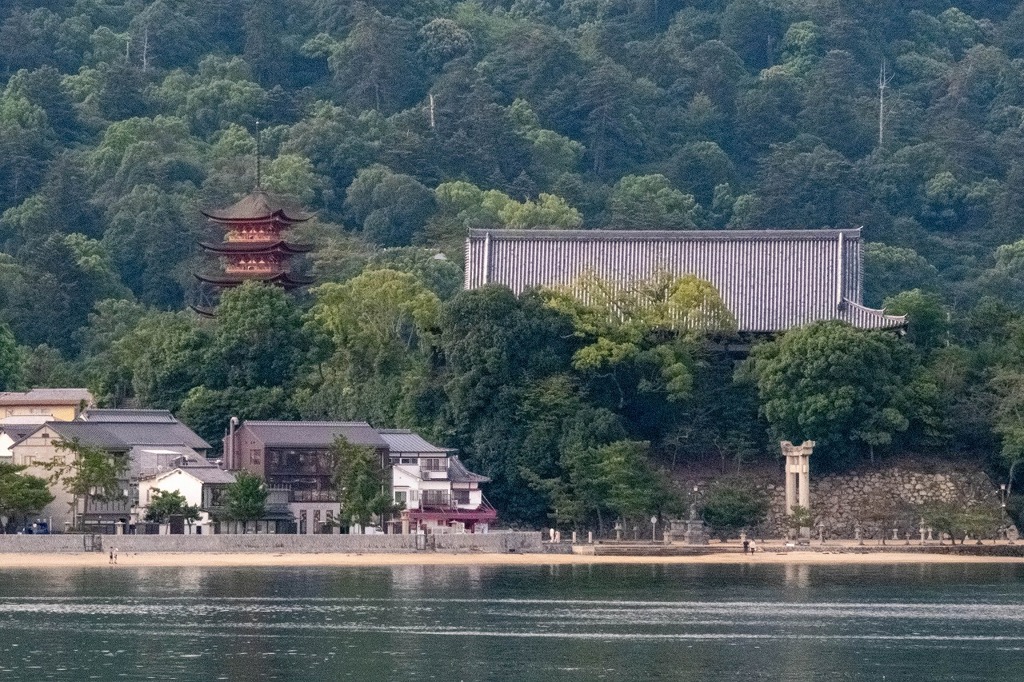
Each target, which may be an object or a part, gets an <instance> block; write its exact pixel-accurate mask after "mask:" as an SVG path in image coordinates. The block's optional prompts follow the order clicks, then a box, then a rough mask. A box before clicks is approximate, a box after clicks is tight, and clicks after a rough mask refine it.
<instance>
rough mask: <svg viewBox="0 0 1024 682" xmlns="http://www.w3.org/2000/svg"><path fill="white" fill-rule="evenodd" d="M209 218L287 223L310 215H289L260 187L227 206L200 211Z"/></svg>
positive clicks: (235, 221) (229, 220) (244, 221)
mask: <svg viewBox="0 0 1024 682" xmlns="http://www.w3.org/2000/svg"><path fill="white" fill-rule="evenodd" d="M201 213H202V214H203V215H204V216H206V217H207V218H209V219H210V220H214V221H217V222H221V223H252V222H262V221H268V220H277V221H279V222H281V223H285V224H288V225H291V224H294V223H302V222H305V221H307V220H309V219H310V218H311V217H312V216H309V215H306V214H304V213H296V214H295V215H289V214H288V212H287V211H286V210H285V208H284V206H282V205H281V203H280V202H278V201H276V200H275V199H273V198H272V197H271V196H270V195H269V194H267V193H266V192H265V191H263V190H262V189H260V188H256V189H254V190H253V191H252V192H250V193H249V194H247V195H246V196H244V197H242V198H241V199H239V200H238V201H236V202H235V203H234V204H232V205H231V206H228V207H227V208H224V209H220V210H214V211H201Z"/></svg>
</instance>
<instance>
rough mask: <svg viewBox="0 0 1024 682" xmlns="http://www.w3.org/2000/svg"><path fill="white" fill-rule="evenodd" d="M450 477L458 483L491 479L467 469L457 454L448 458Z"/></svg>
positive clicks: (482, 481) (481, 481)
mask: <svg viewBox="0 0 1024 682" xmlns="http://www.w3.org/2000/svg"><path fill="white" fill-rule="evenodd" d="M448 478H449V479H451V480H452V481H454V482H456V483H487V482H489V481H490V480H491V479H489V478H488V477H486V476H481V475H480V474H474V473H473V472H472V471H470V470H469V469H467V468H466V465H465V464H463V463H462V461H461V460H459V458H458V456H457V455H453V456H452V457H450V458H449V459H448Z"/></svg>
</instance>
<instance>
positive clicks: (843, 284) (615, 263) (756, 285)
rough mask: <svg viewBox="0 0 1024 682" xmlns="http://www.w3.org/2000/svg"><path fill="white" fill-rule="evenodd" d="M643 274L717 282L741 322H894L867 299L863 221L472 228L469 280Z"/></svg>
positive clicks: (769, 325)
mask: <svg viewBox="0 0 1024 682" xmlns="http://www.w3.org/2000/svg"><path fill="white" fill-rule="evenodd" d="M588 272H591V273H594V274H596V275H597V276H598V277H601V278H602V279H606V280H609V281H612V282H623V283H625V282H634V281H638V280H643V279H647V278H650V277H651V276H653V275H655V274H657V273H658V272H668V273H670V274H672V275H677V276H678V275H685V274H692V275H696V276H697V277H700V278H701V279H704V280H707V281H709V282H711V284H713V285H714V286H715V288H716V289H717V290H718V293H719V295H720V296H721V298H722V301H723V303H725V305H726V307H727V308H728V309H729V310H730V312H732V314H733V316H734V317H735V318H736V322H737V325H738V328H739V331H747V332H776V331H785V330H787V329H792V328H794V327H799V326H803V325H807V324H810V323H812V322H818V321H822V320H844V321H846V322H849V323H850V324H853V325H855V326H857V327H864V328H895V327H899V326H902V325H903V324H904V322H905V319H904V318H903V317H901V316H893V315H885V314H884V313H883V311H877V310H871V309H869V308H865V307H864V306H863V305H861V303H862V297H861V279H862V276H863V266H862V243H861V236H860V230H859V229H854V230H740V231H678V232H669V231H635V232H634V231H615V230H470V232H469V237H468V239H467V240H466V276H465V286H466V288H467V289H474V288H477V287H480V286H483V285H485V284H489V283H497V284H503V285H505V286H508V287H509V288H510V289H512V291H514V292H515V293H516V294H519V293H522V292H523V291H524V290H525V289H528V288H530V287H539V286H569V285H571V284H573V283H574V282H575V281H577V280H578V279H579V277H580V276H581V275H583V274H584V273H588Z"/></svg>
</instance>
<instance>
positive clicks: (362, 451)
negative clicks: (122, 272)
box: [331, 438, 395, 526]
mask: <svg viewBox="0 0 1024 682" xmlns="http://www.w3.org/2000/svg"><path fill="white" fill-rule="evenodd" d="M331 457H332V459H333V461H334V485H335V487H336V488H337V489H338V497H339V499H340V501H341V517H340V519H339V520H340V521H342V522H343V523H346V524H348V525H353V524H357V525H360V526H365V525H367V524H368V523H370V522H371V521H372V520H373V519H375V518H376V519H380V518H383V517H385V516H386V515H388V514H390V513H391V512H393V511H394V510H395V505H394V502H393V501H392V499H391V481H390V479H389V478H388V475H389V474H390V472H389V470H388V469H385V468H384V467H382V466H381V462H380V455H378V454H377V451H376V450H374V449H373V448H371V447H366V446H362V445H353V444H351V443H349V442H348V441H346V440H344V439H342V438H339V439H337V440H336V441H335V442H334V445H333V446H332V447H331Z"/></svg>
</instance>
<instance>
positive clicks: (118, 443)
mask: <svg viewBox="0 0 1024 682" xmlns="http://www.w3.org/2000/svg"><path fill="white" fill-rule="evenodd" d="M43 427H45V428H47V429H49V430H51V431H53V432H55V433H56V434H57V435H58V436H59V437H60V438H63V439H64V440H74V439H76V438H77V439H78V440H79V441H80V442H81V443H83V444H85V445H93V446H95V447H100V448H104V449H106V450H115V451H127V450H130V449H132V448H133V447H135V446H139V445H162V446H169V447H173V446H183V447H186V448H192V449H196V450H208V449H209V448H210V444H209V443H207V442H206V441H205V440H203V439H202V438H200V437H199V436H197V435H196V434H195V433H194V432H193V431H192V429H190V428H188V427H187V426H185V425H184V424H182V423H181V422H178V421H174V422H173V423H166V422H96V421H71V422H60V421H52V422H46V424H43V425H41V426H39V427H38V428H37V429H36V431H38V430H39V429H41V428H43ZM34 432H35V431H33V433H34Z"/></svg>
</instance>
